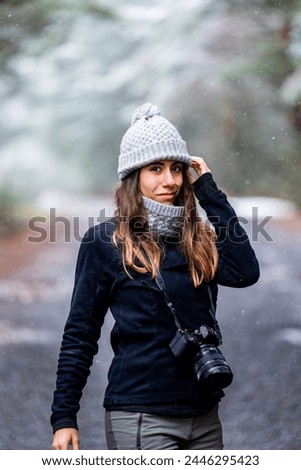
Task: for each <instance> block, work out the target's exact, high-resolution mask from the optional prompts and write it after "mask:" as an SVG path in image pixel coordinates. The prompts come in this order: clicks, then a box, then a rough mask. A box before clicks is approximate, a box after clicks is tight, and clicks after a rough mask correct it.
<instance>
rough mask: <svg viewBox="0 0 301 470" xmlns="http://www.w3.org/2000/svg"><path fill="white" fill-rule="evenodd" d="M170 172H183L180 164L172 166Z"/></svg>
mask: <svg viewBox="0 0 301 470" xmlns="http://www.w3.org/2000/svg"><path fill="white" fill-rule="evenodd" d="M172 171H174V172H175V173H181V172H182V171H183V165H182V164H181V163H179V164H176V165H173V167H172Z"/></svg>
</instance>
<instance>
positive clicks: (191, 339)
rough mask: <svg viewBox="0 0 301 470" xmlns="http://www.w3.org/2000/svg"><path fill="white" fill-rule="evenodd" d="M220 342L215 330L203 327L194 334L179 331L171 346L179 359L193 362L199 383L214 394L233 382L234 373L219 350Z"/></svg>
mask: <svg viewBox="0 0 301 470" xmlns="http://www.w3.org/2000/svg"><path fill="white" fill-rule="evenodd" d="M219 341H220V337H219V335H218V334H217V332H216V331H215V330H214V329H213V328H211V327H210V326H207V325H202V326H201V327H200V328H199V329H198V330H195V331H194V332H189V331H188V330H182V329H178V330H177V332H176V334H175V337H174V338H173V339H172V341H171V342H170V344H169V347H170V349H171V351H172V353H173V355H174V356H175V357H176V358H177V359H179V360H181V361H185V360H189V361H192V362H193V364H194V371H195V375H196V378H197V380H198V382H200V384H202V385H204V386H205V387H206V388H207V389H208V390H210V391H212V392H215V391H218V390H221V389H223V388H226V387H228V386H229V385H230V384H231V382H232V380H233V373H232V371H231V369H230V367H229V365H228V363H227V361H226V359H225V358H224V356H223V354H222V353H221V351H220V350H219V348H218V346H219Z"/></svg>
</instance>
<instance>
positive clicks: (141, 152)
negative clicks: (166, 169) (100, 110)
mask: <svg viewBox="0 0 301 470" xmlns="http://www.w3.org/2000/svg"><path fill="white" fill-rule="evenodd" d="M163 159H164V160H177V161H179V162H183V163H186V164H187V165H190V163H191V157H190V156H189V153H188V151H187V147H186V142H185V141H184V140H183V139H182V137H181V136H180V134H179V132H178V131H177V129H176V128H175V127H174V126H173V125H172V124H171V123H170V122H169V121H168V120H167V119H165V118H164V117H163V116H161V114H160V109H159V108H158V106H156V105H153V104H151V103H145V104H143V105H142V106H141V107H140V108H138V109H136V111H135V112H134V114H133V117H132V124H131V127H130V128H129V129H128V130H127V132H126V133H125V134H124V136H123V138H122V141H121V145H120V155H119V164H118V176H119V179H120V180H123V179H124V178H125V177H126V176H127V175H128V174H129V173H131V172H132V171H133V170H136V169H137V168H141V167H143V166H146V165H149V164H150V163H153V162H157V161H160V160H163Z"/></svg>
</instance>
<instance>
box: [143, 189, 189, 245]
mask: <svg viewBox="0 0 301 470" xmlns="http://www.w3.org/2000/svg"><path fill="white" fill-rule="evenodd" d="M142 198H143V204H144V208H145V209H146V211H147V214H148V224H149V228H150V230H151V231H152V232H154V233H156V234H159V235H160V236H169V237H176V236H177V235H178V234H179V232H180V231H181V229H182V226H183V215H184V206H173V205H170V206H169V205H167V204H161V203H160V202H156V201H153V200H152V199H149V198H147V197H145V196H142Z"/></svg>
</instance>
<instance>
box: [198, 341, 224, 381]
mask: <svg viewBox="0 0 301 470" xmlns="http://www.w3.org/2000/svg"><path fill="white" fill-rule="evenodd" d="M194 369H195V373H196V376H197V379H198V381H199V382H202V383H203V384H205V385H206V386H207V387H208V388H210V389H211V390H217V389H222V388H226V387H228V386H229V385H230V384H231V382H232V380H233V374H232V371H231V369H230V367H229V365H228V363H227V361H226V360H225V358H224V356H223V355H222V353H221V352H220V350H219V349H218V348H216V347H215V346H213V345H212V344H202V345H201V346H200V348H199V352H198V355H197V357H196V361H195V366H194Z"/></svg>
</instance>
